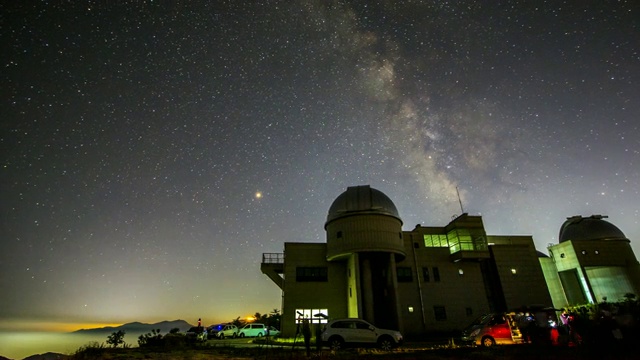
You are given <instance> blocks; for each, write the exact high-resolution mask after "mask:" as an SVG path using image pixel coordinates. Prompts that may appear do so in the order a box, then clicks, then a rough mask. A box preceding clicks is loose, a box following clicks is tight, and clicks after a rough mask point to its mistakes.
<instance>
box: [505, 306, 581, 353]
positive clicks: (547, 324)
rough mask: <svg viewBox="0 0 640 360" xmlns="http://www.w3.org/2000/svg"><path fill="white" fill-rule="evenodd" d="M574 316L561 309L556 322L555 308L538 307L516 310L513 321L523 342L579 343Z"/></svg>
mask: <svg viewBox="0 0 640 360" xmlns="http://www.w3.org/2000/svg"><path fill="white" fill-rule="evenodd" d="M575 318H576V317H575V314H571V313H568V312H567V311H566V310H563V311H562V313H561V315H560V323H558V322H557V321H556V316H555V309H552V310H546V309H538V310H532V311H521V312H518V313H517V314H516V316H515V322H516V324H517V326H518V328H519V329H520V333H521V334H522V341H523V342H524V343H538V344H553V345H558V344H559V343H564V344H568V345H576V344H579V343H580V335H579V334H578V332H577V331H576V328H575Z"/></svg>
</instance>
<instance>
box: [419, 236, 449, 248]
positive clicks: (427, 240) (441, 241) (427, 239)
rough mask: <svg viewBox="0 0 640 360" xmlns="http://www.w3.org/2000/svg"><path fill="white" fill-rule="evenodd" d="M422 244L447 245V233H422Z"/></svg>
mask: <svg viewBox="0 0 640 360" xmlns="http://www.w3.org/2000/svg"><path fill="white" fill-rule="evenodd" d="M424 246H425V247H448V246H449V243H448V242H447V235H444V234H440V235H438V234H436V235H429V234H426V235H424Z"/></svg>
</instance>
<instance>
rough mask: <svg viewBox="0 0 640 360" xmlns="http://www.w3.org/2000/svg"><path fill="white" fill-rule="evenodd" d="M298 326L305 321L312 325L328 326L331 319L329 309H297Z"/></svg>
mask: <svg viewBox="0 0 640 360" xmlns="http://www.w3.org/2000/svg"><path fill="white" fill-rule="evenodd" d="M295 316H296V324H301V323H302V320H303V319H307V320H309V323H311V324H326V323H327V319H328V318H329V310H328V309H296V315H295Z"/></svg>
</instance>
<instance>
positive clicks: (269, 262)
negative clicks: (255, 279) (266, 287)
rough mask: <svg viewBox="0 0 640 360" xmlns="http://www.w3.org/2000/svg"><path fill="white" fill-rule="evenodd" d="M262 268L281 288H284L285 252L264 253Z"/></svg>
mask: <svg viewBox="0 0 640 360" xmlns="http://www.w3.org/2000/svg"><path fill="white" fill-rule="evenodd" d="M260 270H261V271H262V273H263V274H265V275H267V276H268V277H269V279H271V281H273V282H274V283H275V284H276V285H278V287H279V288H280V289H281V290H284V278H283V277H282V274H283V273H284V254H283V253H263V254H262V263H261V264H260Z"/></svg>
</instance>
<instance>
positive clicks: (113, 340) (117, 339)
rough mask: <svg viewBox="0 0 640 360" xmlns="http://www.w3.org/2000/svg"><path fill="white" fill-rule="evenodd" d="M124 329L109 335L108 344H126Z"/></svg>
mask: <svg viewBox="0 0 640 360" xmlns="http://www.w3.org/2000/svg"><path fill="white" fill-rule="evenodd" d="M124 334H125V331H124V330H118V331H116V332H113V333H111V335H109V336H107V344H109V345H111V346H113V347H114V348H115V347H118V346H119V345H120V344H124Z"/></svg>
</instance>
